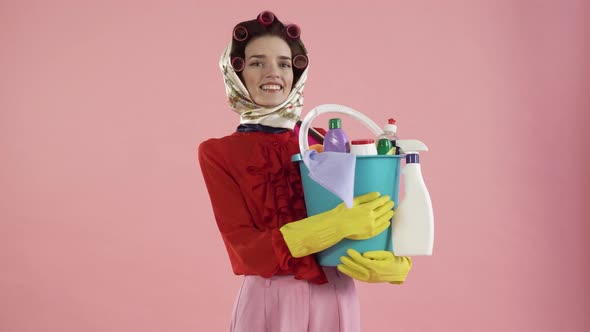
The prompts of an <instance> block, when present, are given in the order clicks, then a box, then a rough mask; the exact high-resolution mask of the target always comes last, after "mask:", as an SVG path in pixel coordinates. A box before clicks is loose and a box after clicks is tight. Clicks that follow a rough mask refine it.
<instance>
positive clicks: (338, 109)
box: [299, 104, 383, 155]
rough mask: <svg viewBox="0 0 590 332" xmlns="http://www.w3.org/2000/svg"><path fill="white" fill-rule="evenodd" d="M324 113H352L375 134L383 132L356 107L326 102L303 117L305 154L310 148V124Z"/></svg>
mask: <svg viewBox="0 0 590 332" xmlns="http://www.w3.org/2000/svg"><path fill="white" fill-rule="evenodd" d="M324 113H342V114H346V115H350V116H352V117H353V118H356V119H357V120H359V121H360V122H362V123H363V124H364V125H365V126H366V127H367V128H369V130H371V131H372V132H373V133H374V134H375V136H379V135H381V134H383V130H382V129H381V128H379V126H378V125H377V124H376V123H375V122H373V120H371V119H369V117H367V116H366V115H364V114H363V113H361V112H359V111H355V110H354V109H352V108H350V107H347V106H344V105H338V104H324V105H320V106H317V107H314V108H313V109H312V110H311V111H309V113H307V115H306V116H305V118H304V119H303V122H301V128H300V129H299V151H301V154H302V155H303V154H304V153H305V152H307V150H309V141H308V139H307V134H308V130H309V126H310V125H311V122H312V121H313V119H315V118H316V117H317V116H318V115H320V114H324Z"/></svg>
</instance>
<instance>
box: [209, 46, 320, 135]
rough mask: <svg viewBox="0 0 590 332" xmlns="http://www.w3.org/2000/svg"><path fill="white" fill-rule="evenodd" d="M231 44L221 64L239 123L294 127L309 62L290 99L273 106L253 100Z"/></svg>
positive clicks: (231, 103)
mask: <svg viewBox="0 0 590 332" xmlns="http://www.w3.org/2000/svg"><path fill="white" fill-rule="evenodd" d="M231 45H232V42H231V41H230V42H229V44H228V45H227V47H226V48H225V51H224V52H223V54H222V55H221V59H220V60H219V68H220V69H221V73H222V74H223V80H224V82H225V92H226V94H227V98H228V103H229V106H230V107H231V109H232V110H233V111H234V112H236V113H238V114H239V115H240V123H241V124H248V123H250V124H262V125H265V126H270V127H276V128H286V129H293V127H294V126H295V124H296V123H297V121H299V118H300V116H301V111H302V109H303V88H304V86H305V81H306V79H307V71H308V69H309V63H308V65H307V67H306V68H305V70H304V71H303V73H302V74H301V76H300V77H299V80H297V82H296V83H295V85H294V86H293V87H292V89H291V93H290V94H289V97H287V100H285V101H284V102H282V103H281V104H279V105H277V106H274V107H266V106H261V105H258V104H256V103H255V102H254V101H253V100H252V98H251V97H250V93H249V92H248V89H246V87H245V86H244V83H243V82H242V80H241V79H240V78H239V77H238V75H237V73H236V72H235V70H234V68H233V67H232V65H231V58H230V52H231Z"/></svg>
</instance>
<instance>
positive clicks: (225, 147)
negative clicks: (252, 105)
mask: <svg viewBox="0 0 590 332" xmlns="http://www.w3.org/2000/svg"><path fill="white" fill-rule="evenodd" d="M273 137H274V136H273V135H272V134H267V133H262V132H234V133H232V134H230V135H227V136H223V137H219V138H209V139H207V140H205V141H203V142H201V143H200V144H199V157H202V156H208V157H210V158H212V157H215V156H221V155H228V154H230V155H231V154H238V155H239V154H241V153H243V152H244V153H246V152H247V151H252V150H253V149H256V148H257V147H259V146H261V145H266V143H268V142H267V141H272V140H273Z"/></svg>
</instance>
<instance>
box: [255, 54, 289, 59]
mask: <svg viewBox="0 0 590 332" xmlns="http://www.w3.org/2000/svg"><path fill="white" fill-rule="evenodd" d="M252 58H256V59H266V55H264V54H254V55H251V56H250V57H249V58H248V59H252ZM278 58H279V60H291V57H288V56H284V55H279V56H278Z"/></svg>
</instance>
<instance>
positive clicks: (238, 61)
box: [231, 56, 245, 73]
mask: <svg viewBox="0 0 590 332" xmlns="http://www.w3.org/2000/svg"><path fill="white" fill-rule="evenodd" d="M244 65H245V63H244V59H243V58H241V57H239V56H236V57H234V58H232V59H231V66H232V67H233V68H234V71H235V72H237V73H239V72H241V71H242V70H244Z"/></svg>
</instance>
